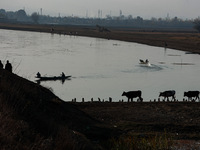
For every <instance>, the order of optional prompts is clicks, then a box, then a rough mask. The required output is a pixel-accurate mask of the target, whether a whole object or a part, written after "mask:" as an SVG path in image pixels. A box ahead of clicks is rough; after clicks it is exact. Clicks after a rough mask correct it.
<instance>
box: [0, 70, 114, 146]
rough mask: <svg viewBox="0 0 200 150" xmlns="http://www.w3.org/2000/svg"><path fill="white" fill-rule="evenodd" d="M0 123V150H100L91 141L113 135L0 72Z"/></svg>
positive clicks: (55, 99)
mask: <svg viewBox="0 0 200 150" xmlns="http://www.w3.org/2000/svg"><path fill="white" fill-rule="evenodd" d="M0 121H1V124H0V141H1V142H0V147H1V149H27V150H28V149H48V150H51V149H56V150H57V149H58V150H60V149H70V150H79V149H85V150H88V149H101V148H100V146H99V145H98V144H96V143H94V142H93V141H96V140H97V141H99V140H102V139H103V140H105V139H106V138H109V136H111V135H112V134H111V133H112V130H111V129H110V128H107V127H105V126H102V124H101V123H100V122H99V121H97V120H95V119H93V118H92V117H90V116H89V115H87V114H86V113H84V112H83V111H81V110H79V109H78V108H77V107H76V106H74V105H73V104H69V103H66V102H64V101H62V100H60V99H59V98H58V97H57V96H55V95H54V94H53V93H52V92H51V91H50V90H48V89H46V88H44V87H41V86H40V85H38V84H35V83H33V82H30V81H28V80H26V79H23V78H21V77H19V76H17V75H14V74H11V73H9V72H7V71H6V70H2V69H0ZM105 133H106V134H105Z"/></svg>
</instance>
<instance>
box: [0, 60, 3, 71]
mask: <svg viewBox="0 0 200 150" xmlns="http://www.w3.org/2000/svg"><path fill="white" fill-rule="evenodd" d="M0 68H1V69H3V64H2V62H1V60H0Z"/></svg>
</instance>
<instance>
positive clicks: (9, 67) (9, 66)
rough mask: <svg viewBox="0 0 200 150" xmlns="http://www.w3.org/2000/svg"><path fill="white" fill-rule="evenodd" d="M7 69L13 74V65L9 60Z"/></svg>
mask: <svg viewBox="0 0 200 150" xmlns="http://www.w3.org/2000/svg"><path fill="white" fill-rule="evenodd" d="M5 69H6V70H8V71H9V72H11V73H12V65H11V63H10V62H9V60H7V63H6V66H5Z"/></svg>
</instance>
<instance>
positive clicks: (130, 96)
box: [122, 90, 143, 102]
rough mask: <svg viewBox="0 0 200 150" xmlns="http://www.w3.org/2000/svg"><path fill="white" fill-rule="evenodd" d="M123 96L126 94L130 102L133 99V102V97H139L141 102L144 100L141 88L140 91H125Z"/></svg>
mask: <svg viewBox="0 0 200 150" xmlns="http://www.w3.org/2000/svg"><path fill="white" fill-rule="evenodd" d="M122 96H126V97H127V98H128V102H129V100H130V99H131V102H132V101H133V98H136V97H139V100H140V102H142V101H143V98H142V97H141V96H142V92H141V91H140V90H138V91H129V92H123V93H122Z"/></svg>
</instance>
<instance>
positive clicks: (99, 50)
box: [0, 30, 200, 101]
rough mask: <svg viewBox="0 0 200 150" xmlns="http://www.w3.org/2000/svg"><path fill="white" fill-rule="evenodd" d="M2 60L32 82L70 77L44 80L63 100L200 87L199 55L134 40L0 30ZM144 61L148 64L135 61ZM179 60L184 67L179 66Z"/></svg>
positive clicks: (116, 97) (117, 97) (152, 95)
mask: <svg viewBox="0 0 200 150" xmlns="http://www.w3.org/2000/svg"><path fill="white" fill-rule="evenodd" d="M0 53H1V55H0V60H2V62H3V63H4V64H5V63H6V60H9V61H10V62H11V63H12V65H13V72H14V73H15V74H17V75H19V76H22V77H24V78H26V79H28V80H31V81H33V82H36V81H35V76H36V73H37V72H40V73H41V75H44V76H59V75H60V74H61V73H62V72H64V73H65V75H71V76H72V78H71V80H65V82H64V83H62V82H61V81H46V82H41V83H40V84H41V85H42V86H44V87H47V88H49V89H50V90H52V91H53V93H55V94H56V95H57V96H58V97H60V98H61V99H63V100H64V101H71V100H72V99H74V98H76V99H77V101H81V100H82V98H84V99H85V101H90V99H91V98H93V99H94V100H97V99H98V98H100V99H101V100H102V99H104V100H105V101H106V100H108V99H109V97H112V99H113V101H119V100H122V99H124V100H127V99H126V97H122V96H121V94H122V93H123V91H135V90H141V91H142V97H143V99H144V101H149V100H153V99H157V98H158V95H159V92H162V91H165V90H171V89H172V90H175V91H176V98H177V99H179V100H182V99H183V92H184V91H189V90H200V88H199V82H200V78H199V74H200V55H197V54H186V53H185V52H183V51H178V50H173V49H165V48H160V47H153V46H148V45H142V44H137V43H130V42H123V41H116V40H106V39H99V38H89V37H79V36H66V35H65V36H64V35H58V34H49V33H37V32H24V31H11V30H0ZM139 59H144V60H145V59H148V60H149V61H150V63H151V66H150V67H144V66H141V65H139ZM181 64H182V65H181Z"/></svg>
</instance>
